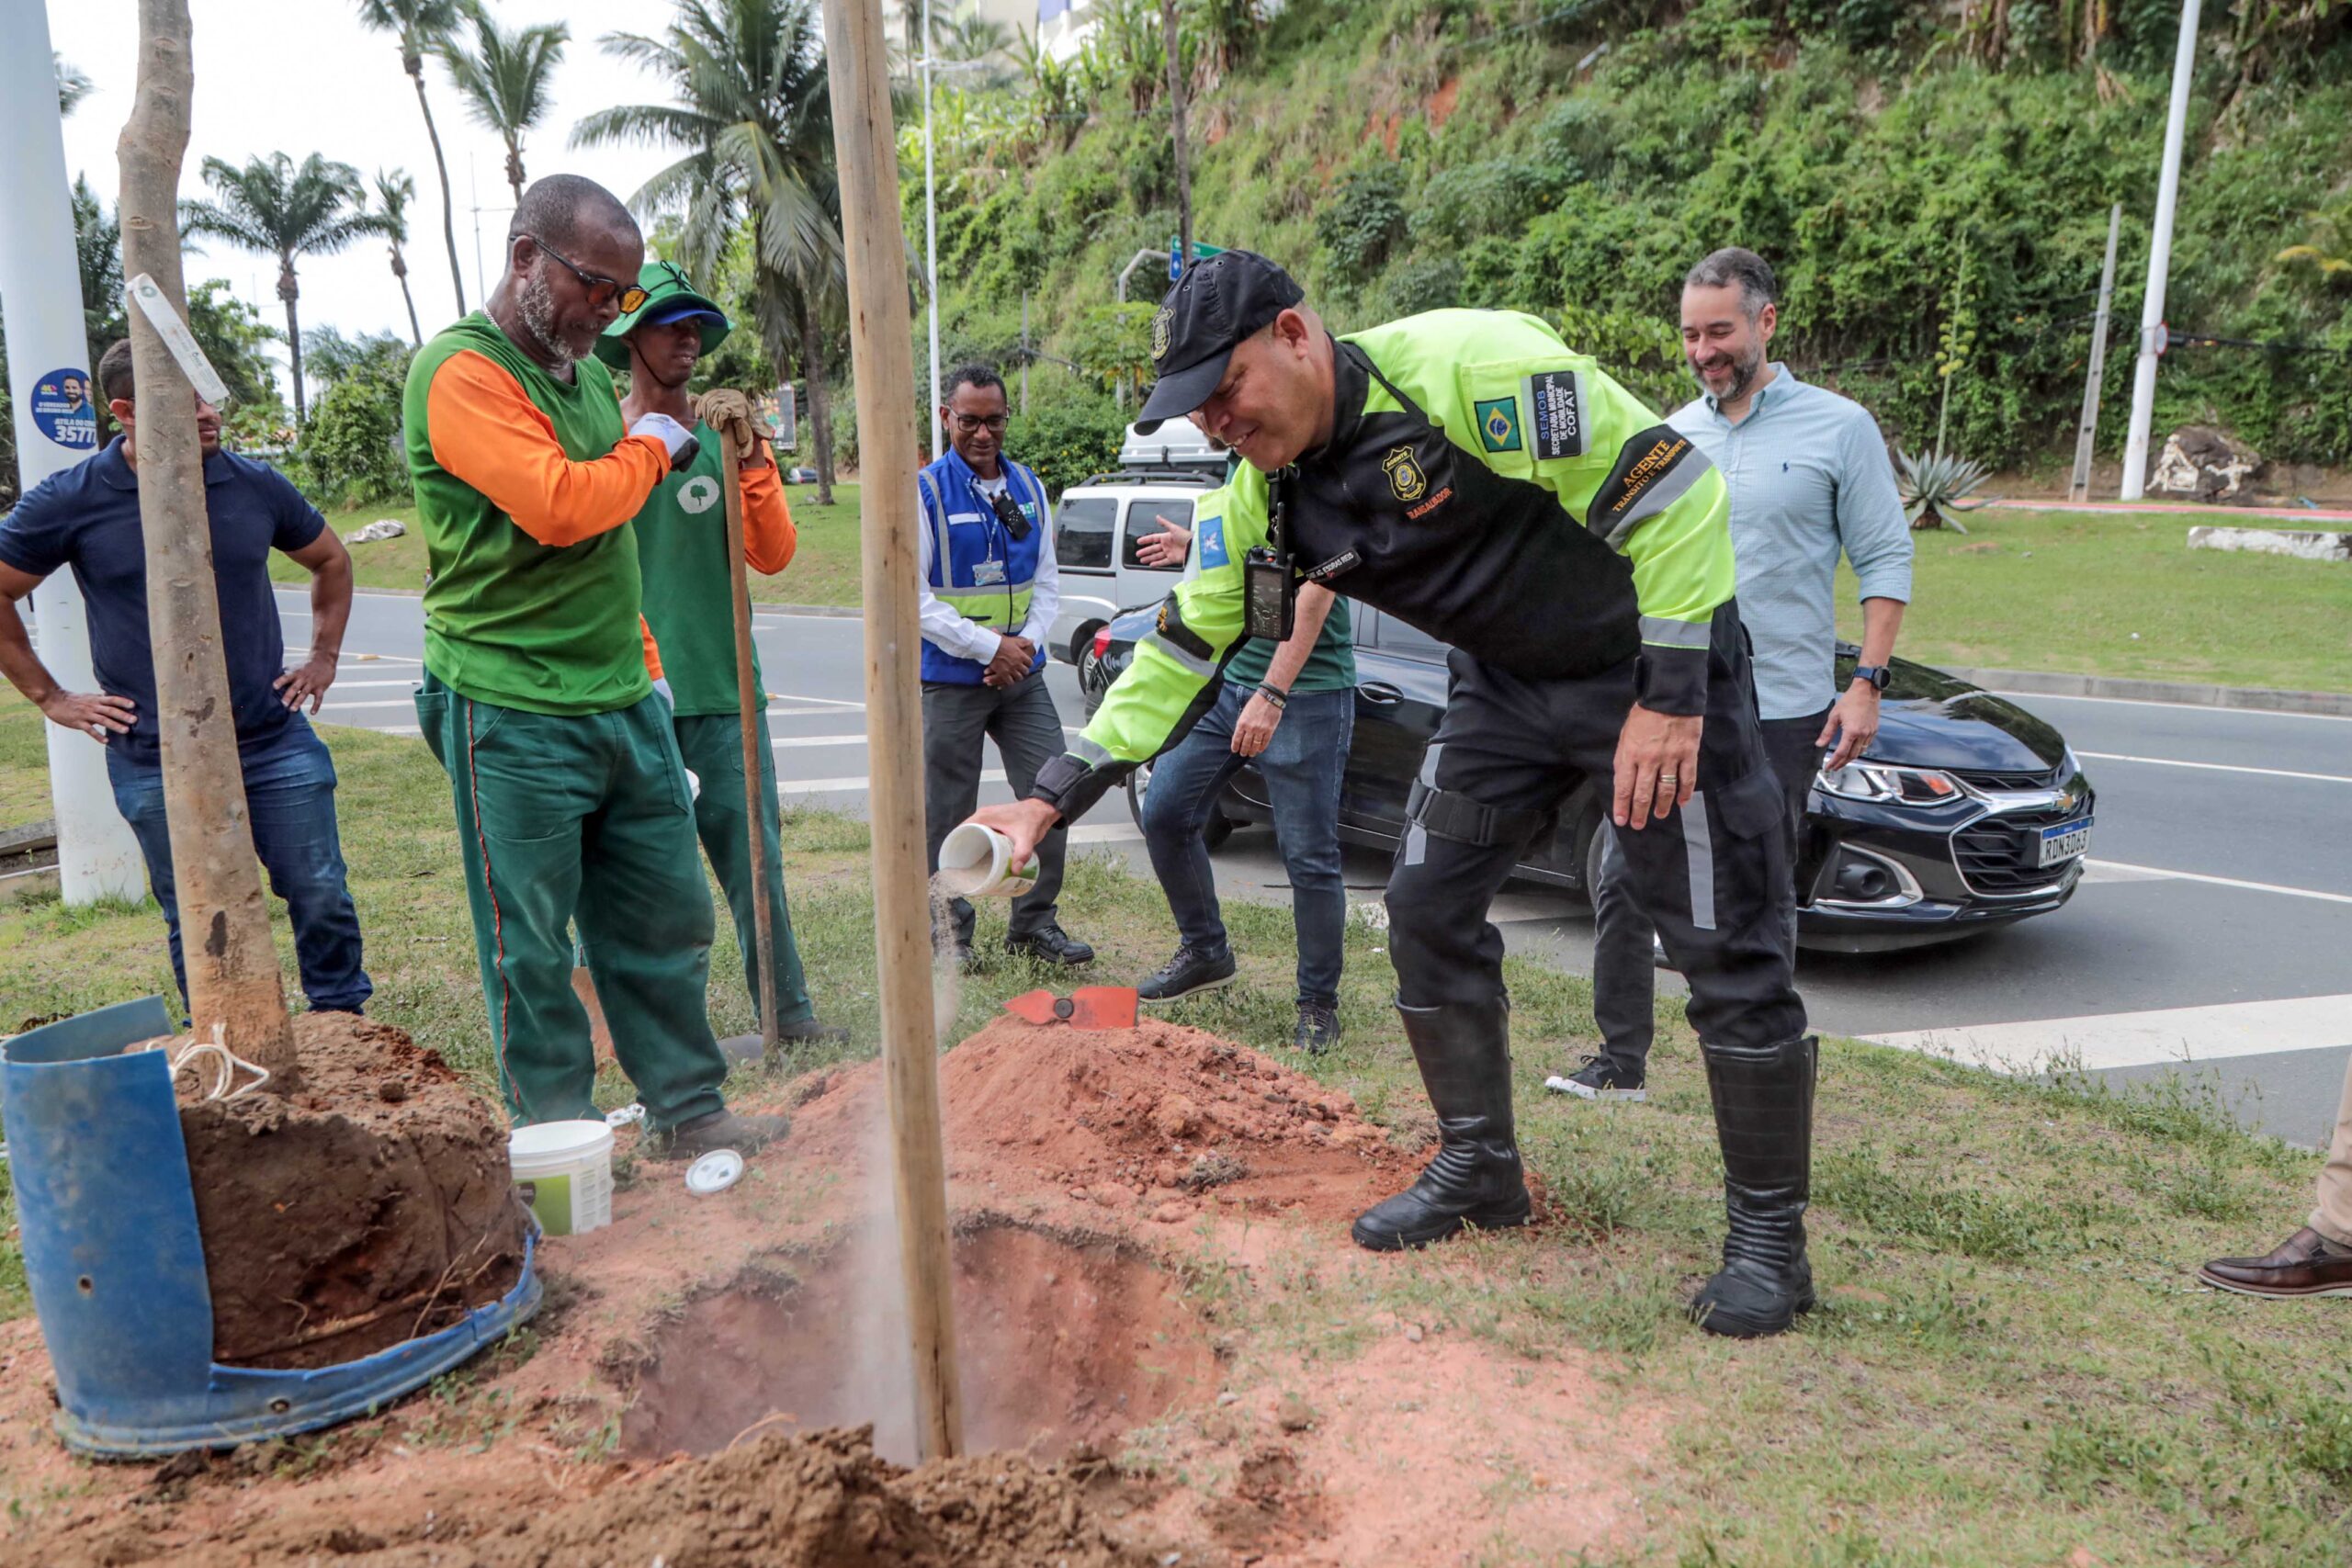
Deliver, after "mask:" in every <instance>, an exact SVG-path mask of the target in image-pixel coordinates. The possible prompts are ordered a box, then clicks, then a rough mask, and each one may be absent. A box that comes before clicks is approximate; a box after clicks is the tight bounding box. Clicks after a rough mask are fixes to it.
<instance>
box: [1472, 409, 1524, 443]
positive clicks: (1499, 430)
mask: <svg viewBox="0 0 2352 1568" xmlns="http://www.w3.org/2000/svg"><path fill="white" fill-rule="evenodd" d="M1473 412H1474V413H1475V414H1476V418H1477V421H1478V440H1479V442H1480V443H1481V444H1482V445H1483V446H1485V447H1486V448H1487V451H1489V452H1516V451H1518V450H1519V400H1518V399H1517V398H1481V399H1480V400H1478V401H1477V403H1476V405H1474V408H1473Z"/></svg>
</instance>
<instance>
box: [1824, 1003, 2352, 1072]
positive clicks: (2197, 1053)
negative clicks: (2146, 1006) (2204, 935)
mask: <svg viewBox="0 0 2352 1568" xmlns="http://www.w3.org/2000/svg"><path fill="white" fill-rule="evenodd" d="M1862 1038H1863V1039H1865V1040H1868V1041H1870V1042H1871V1043H1873V1044H1878V1045H1894V1046H1897V1047H1899V1048H1901V1049H1903V1050H1906V1051H1920V1052H1924V1053H1926V1054H1927V1055H1933V1056H1943V1057H1948V1058H1950V1059H1951V1060H1953V1061H1958V1062H1966V1063H1968V1064H1970V1065H1971V1066H1980V1067H1991V1068H1993V1069H1995V1070H1996V1071H1998V1072H2005V1073H2034V1072H2041V1071H2043V1070H2045V1069H2047V1068H2049V1067H2050V1066H2052V1065H2066V1066H2078V1067H2080V1068H2082V1069H2083V1070H2084V1071H2086V1072H2091V1071H2103V1070H2105V1069H2107V1068H2109V1067H2132V1066H2147V1065H2151V1064H2160V1063H2166V1062H2211V1061H2220V1060H2222V1059H2223V1058H2225V1057H2231V1056H2259V1055H2268V1054H2269V1053H2271V1052H2275V1051H2303V1050H2312V1049H2318V1048H2321V1047H2325V1046H2331V1045H2345V1044H2352V996H2334V997H2291V998H2285V999H2282V1000H2275V1001H2261V1002H2223V1003H2221V1004H2219V1005H2217V1006H2212V1007H2185V1008H2162V1009H2158V1010H2154V1011H2149V1012H2116V1013H2093V1014H2089V1015H2086V1016H2085V1017H2081V1018H2045V1019H2036V1020H2032V1021H2027V1022H2021V1023H1981V1024H1971V1025H1967V1026H1963V1027H1960V1028H1952V1029H1913V1030H1905V1031H1902V1032H1897V1033H1892V1034H1866V1035H1864V1036H1862Z"/></svg>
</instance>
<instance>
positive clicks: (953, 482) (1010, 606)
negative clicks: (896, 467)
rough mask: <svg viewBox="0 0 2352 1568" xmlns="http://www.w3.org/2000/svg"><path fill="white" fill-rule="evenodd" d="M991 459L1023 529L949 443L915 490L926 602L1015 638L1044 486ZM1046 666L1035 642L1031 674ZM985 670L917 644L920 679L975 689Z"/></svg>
mask: <svg viewBox="0 0 2352 1568" xmlns="http://www.w3.org/2000/svg"><path fill="white" fill-rule="evenodd" d="M997 461H998V464H999V467H1000V469H1001V472H1002V474H1003V476H1004V482H1005V490H1006V499H1007V500H1008V501H1009V502H1012V505H1014V506H1016V507H1018V508H1020V511H1021V517H1022V520H1023V527H1022V528H1021V529H1020V530H1018V531H1017V532H1016V531H1015V530H1014V529H1012V528H1010V527H1008V526H1006V525H1005V521H1004V519H1003V518H1001V517H1000V516H999V515H998V514H997V511H996V507H995V505H994V503H993V502H991V501H990V499H989V497H988V496H987V495H985V494H984V493H982V491H981V490H980V487H979V476H978V474H976V473H974V472H973V471H972V465H971V464H969V463H967V462H966V461H964V459H963V458H962V457H958V456H957V455H956V449H955V448H954V447H952V446H951V447H949V448H948V449H947V450H946V451H944V452H943V453H941V454H940V456H939V459H938V460H937V461H936V462H933V463H932V464H930V465H929V466H927V467H926V468H923V470H922V478H921V482H920V484H919V485H918V487H917V488H918V491H919V494H920V497H921V499H922V526H923V529H924V531H925V532H926V533H928V534H929V535H930V536H931V592H932V597H933V598H934V599H937V600H938V601H939V602H940V603H941V604H944V605H946V606H947V607H948V608H949V609H951V610H954V611H955V612H956V614H957V615H961V616H963V617H964V618H965V619H966V620H967V621H970V622H971V623H973V624H974V625H975V626H986V627H988V628H989V630H990V631H992V632H995V633H996V634H998V635H999V636H1000V637H1018V636H1019V635H1021V632H1022V630H1023V627H1025V626H1028V624H1029V602H1030V598H1031V596H1032V595H1033V594H1034V593H1035V591H1036V586H1037V558H1038V553H1039V552H1040V551H1041V550H1043V549H1044V548H1045V547H1046V543H1045V541H1046V529H1047V528H1049V527H1051V526H1052V525H1053V519H1052V516H1051V514H1050V513H1048V511H1047V509H1046V487H1045V486H1044V485H1043V484H1041V483H1039V482H1038V479H1037V476H1036V475H1035V473H1032V472H1031V471H1030V470H1029V469H1027V468H1023V467H1022V466H1021V465H1020V464H1018V463H1016V462H1014V461H1012V459H1011V458H1010V457H1000V458H999V459H998V460H997ZM1045 666H1046V649H1045V648H1044V646H1043V645H1042V643H1041V644H1040V646H1039V647H1038V649H1037V657H1036V659H1035V661H1034V662H1033V663H1032V664H1031V666H1030V669H1031V670H1032V671H1037V670H1042V669H1044V668H1045ZM987 668H988V665H987V662H986V661H985V660H978V659H967V658H962V657H959V656H958V655H956V654H953V653H950V652H948V651H947V650H946V649H943V648H941V647H939V646H937V645H936V644H934V643H931V642H925V643H924V644H923V645H922V678H923V679H924V680H926V681H944V682H948V683H950V684H953V685H958V686H977V685H978V684H979V683H980V676H981V674H982V672H983V671H986V670H987Z"/></svg>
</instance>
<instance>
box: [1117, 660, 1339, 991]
mask: <svg viewBox="0 0 2352 1568" xmlns="http://www.w3.org/2000/svg"><path fill="white" fill-rule="evenodd" d="M1249 700H1250V693H1248V692H1245V691H1241V690H1238V688H1236V687H1235V686H1233V685H1231V684H1230V683H1228V684H1227V686H1226V688H1225V691H1224V694H1222V695H1220V696H1219V697H1218V698H1217V703H1216V706H1215V707H1213V708H1211V709H1210V710H1209V712H1208V716H1206V717H1205V718H1204V719H1202V720H1201V722H1200V723H1199V724H1197V725H1195V726H1193V731H1192V733H1191V734H1189V735H1187V736H1185V737H1184V739H1183V740H1182V742H1181V743H1179V744H1178V745H1177V746H1176V748H1175V749H1174V750H1170V752H1168V753H1167V754H1166V755H1165V756H1163V757H1161V758H1160V759H1159V761H1157V762H1155V763H1153V764H1152V770H1151V787H1150V789H1149V790H1148V791H1147V792H1146V793H1145V795H1144V809H1143V836H1144V843H1145V846H1146V847H1147V848H1148V850H1149V851H1150V852H1151V869H1152V870H1153V872H1154V873H1155V874H1158V876H1159V886H1160V887H1161V889H1162V890H1163V891H1164V892H1166V893H1167V895H1168V908H1169V910H1170V913H1172V914H1173V915H1174V916H1175V917H1176V931H1177V935H1178V936H1179V937H1180V938H1181V939H1182V942H1183V943H1184V945H1185V946H1187V947H1190V948H1192V949H1193V950H1194V951H1196V952H1198V953H1205V954H1207V955H1209V956H1212V957H1214V956H1216V955H1218V954H1221V953H1224V952H1225V951H1226V937H1225V920H1224V918H1223V916H1222V915H1221V913H1220V912H1219V910H1218V908H1217V901H1216V876H1215V874H1213V873H1212V872H1211V871H1210V869H1209V852H1208V845H1207V844H1206V843H1204V841H1203V840H1202V838H1201V830H1202V829H1203V828H1204V827H1205V826H1206V825H1207V823H1208V819H1209V811H1210V809H1211V807H1214V806H1215V805H1216V798H1217V796H1218V795H1220V794H1222V793H1223V792H1224V790H1225V786H1226V784H1227V781H1228V780H1230V779H1231V778H1232V777H1233V775H1234V774H1235V773H1238V772H1239V771H1240V768H1241V764H1242V761H1244V759H1242V758H1240V757H1238V756H1236V755H1234V752H1233V727H1234V726H1235V724H1237V723H1238V722H1239V721H1240V718H1241V710H1242V707H1243V706H1244V705H1246V704H1247V703H1248V702H1249ZM1355 728H1356V694H1355V693H1354V692H1353V691H1352V690H1346V689H1342V690H1340V691H1337V692H1301V693H1297V694H1294V695H1293V696H1292V697H1291V699H1290V704H1289V705H1288V706H1287V707H1285V708H1284V709H1283V718H1282V722H1281V723H1280V724H1278V725H1276V726H1275V727H1274V738H1273V739H1272V741H1271V742H1269V743H1268V744H1267V747H1266V750H1265V753H1264V755H1262V756H1261V757H1259V758H1258V760H1257V761H1258V772H1259V773H1260V775H1261V776H1262V777H1263V778H1264V779H1265V781H1266V798H1267V800H1268V802H1269V803H1270V804H1272V807H1273V808H1274V837H1275V839H1276V840H1277V841H1278V842H1279V844H1280V845H1281V848H1282V853H1283V865H1284V866H1285V867H1287V868H1288V870H1289V872H1290V886H1291V918H1292V919H1293V920H1294V921H1295V924H1296V927H1297V931H1298V999H1299V1000H1300V1001H1302V1002H1319V1003H1321V1004H1323V1005H1325V1006H1327V1007H1328V1006H1334V1005H1336V1004H1337V1003H1338V1001H1339V999H1340V944H1341V938H1342V936H1343V934H1344V932H1345V931H1346V929H1347V923H1348V895H1347V888H1346V886H1344V884H1342V883H1341V881H1340V773H1342V772H1343V771H1344V770H1345V768H1346V766H1347V761H1348V743H1349V741H1350V740H1351V739H1353V737H1354V735H1355Z"/></svg>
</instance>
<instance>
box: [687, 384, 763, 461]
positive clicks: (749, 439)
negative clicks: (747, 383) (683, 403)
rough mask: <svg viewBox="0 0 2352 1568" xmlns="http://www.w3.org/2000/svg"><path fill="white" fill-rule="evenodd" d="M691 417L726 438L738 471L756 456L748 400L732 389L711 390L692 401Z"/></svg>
mask: <svg viewBox="0 0 2352 1568" xmlns="http://www.w3.org/2000/svg"><path fill="white" fill-rule="evenodd" d="M694 401H695V418H696V419H698V420H700V421H701V422H702V423H705V424H707V425H708V426H710V427H711V429H713V430H716V431H718V433H719V434H721V435H724V436H726V437H727V439H728V441H729V445H731V446H733V448H734V451H735V461H736V464H737V465H738V466H739V467H740V466H741V465H742V464H745V463H749V462H752V460H754V459H755V458H757V457H759V455H760V427H759V423H758V421H757V420H756V419H755V418H754V417H753V415H752V400H751V399H749V398H747V397H745V396H744V395H743V394H742V393H741V392H739V391H737V390H736V389H734V388H732V387H713V388H712V389H710V390H709V391H707V392H703V393H700V394H698V395H697V396H696V397H695V400H694Z"/></svg>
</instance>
